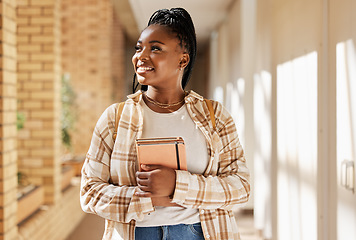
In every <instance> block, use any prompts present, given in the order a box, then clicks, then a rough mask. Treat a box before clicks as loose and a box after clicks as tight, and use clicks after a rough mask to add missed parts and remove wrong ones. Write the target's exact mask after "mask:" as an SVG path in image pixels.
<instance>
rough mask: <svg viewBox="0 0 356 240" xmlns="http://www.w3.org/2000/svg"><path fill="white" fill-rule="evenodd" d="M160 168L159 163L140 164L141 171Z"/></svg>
mask: <svg viewBox="0 0 356 240" xmlns="http://www.w3.org/2000/svg"><path fill="white" fill-rule="evenodd" d="M159 168H162V166H160V165H148V164H141V169H142V170H143V171H152V170H156V169H159Z"/></svg>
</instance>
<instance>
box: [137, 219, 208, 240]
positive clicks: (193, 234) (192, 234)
mask: <svg viewBox="0 0 356 240" xmlns="http://www.w3.org/2000/svg"><path fill="white" fill-rule="evenodd" d="M135 240H204V235H203V230H202V229H201V225H200V223H194V224H178V225H168V226H159V227H136V229H135Z"/></svg>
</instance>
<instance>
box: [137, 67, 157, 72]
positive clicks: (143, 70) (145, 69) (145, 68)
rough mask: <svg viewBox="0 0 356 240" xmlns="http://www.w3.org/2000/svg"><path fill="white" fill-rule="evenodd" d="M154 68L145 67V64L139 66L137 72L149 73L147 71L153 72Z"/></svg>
mask: <svg viewBox="0 0 356 240" xmlns="http://www.w3.org/2000/svg"><path fill="white" fill-rule="evenodd" d="M153 70H154V68H152V67H143V66H141V67H138V68H137V69H136V72H137V73H147V72H151V71H153Z"/></svg>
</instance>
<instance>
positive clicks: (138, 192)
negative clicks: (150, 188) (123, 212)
mask: <svg viewBox="0 0 356 240" xmlns="http://www.w3.org/2000/svg"><path fill="white" fill-rule="evenodd" d="M135 195H136V196H138V197H151V196H152V194H151V192H144V191H141V190H140V189H139V190H138V191H137V192H135Z"/></svg>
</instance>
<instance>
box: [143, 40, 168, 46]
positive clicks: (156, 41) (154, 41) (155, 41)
mask: <svg viewBox="0 0 356 240" xmlns="http://www.w3.org/2000/svg"><path fill="white" fill-rule="evenodd" d="M137 43H142V41H141V40H138V41H137ZM148 43H159V44H162V45H165V44H164V43H163V42H161V41H158V40H152V41H149V42H148Z"/></svg>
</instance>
